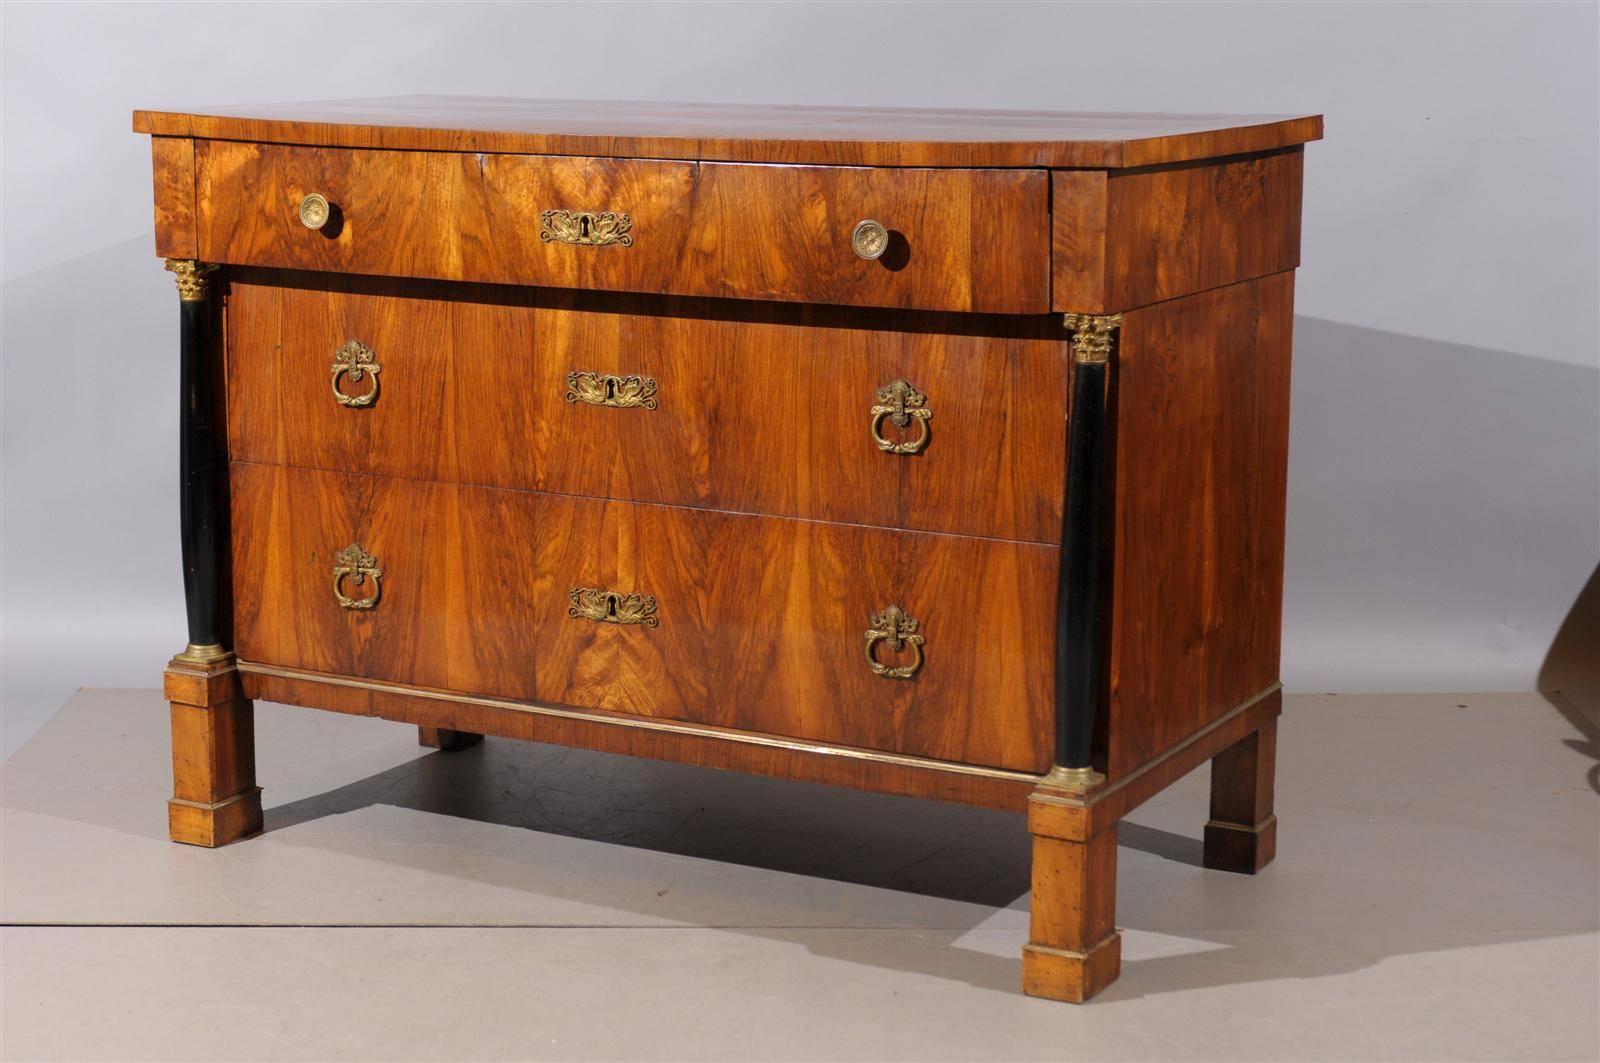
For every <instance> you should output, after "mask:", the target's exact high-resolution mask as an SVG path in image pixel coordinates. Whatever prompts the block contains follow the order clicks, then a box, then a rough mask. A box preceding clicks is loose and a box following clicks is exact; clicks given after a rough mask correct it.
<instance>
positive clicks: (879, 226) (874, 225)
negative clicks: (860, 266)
mask: <svg viewBox="0 0 1600 1063" xmlns="http://www.w3.org/2000/svg"><path fill="white" fill-rule="evenodd" d="M850 250H852V251H854V252H855V253H856V254H857V255H859V256H861V257H862V258H864V259H866V260H867V261H868V262H871V261H872V260H874V259H878V258H882V257H883V253H884V252H885V251H887V250H889V230H888V229H887V228H885V227H884V225H883V223H882V222H880V221H874V220H873V219H871V218H866V219H864V220H863V221H861V222H858V223H857V224H856V227H855V228H854V229H852V230H851V232H850Z"/></svg>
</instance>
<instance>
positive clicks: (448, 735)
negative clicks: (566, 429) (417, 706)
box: [417, 727, 483, 753]
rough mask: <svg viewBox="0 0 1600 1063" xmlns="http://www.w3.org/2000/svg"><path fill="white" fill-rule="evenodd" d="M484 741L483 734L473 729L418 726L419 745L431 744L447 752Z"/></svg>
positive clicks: (456, 750) (457, 750)
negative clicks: (476, 732)
mask: <svg viewBox="0 0 1600 1063" xmlns="http://www.w3.org/2000/svg"><path fill="white" fill-rule="evenodd" d="M482 741H483V735H480V734H474V733H472V732H471V731H452V730H450V729H449V728H448V727H418V728H417V745H419V746H429V747H431V748H433V749H437V750H440V751H442V752H445V753H456V752H459V751H460V750H463V749H470V748H471V747H473V746H475V745H477V744H478V743H479V742H482Z"/></svg>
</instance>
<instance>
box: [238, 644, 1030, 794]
mask: <svg viewBox="0 0 1600 1063" xmlns="http://www.w3.org/2000/svg"><path fill="white" fill-rule="evenodd" d="M238 669H239V671H241V672H248V673H250V674H252V675H265V676H273V677H276V678H278V679H299V680H304V681H306V682H310V683H322V684H324V685H327V686H337V687H351V688H353V689H356V690H373V691H377V692H379V693H383V694H401V695H404V696H406V697H413V698H425V699H427V700H430V701H453V702H458V703H460V704H463V705H482V706H484V707H486V708H491V709H509V710H511V711H513V712H526V713H532V714H533V715H535V716H550V717H553V718H555V719H560V720H576V721H580V722H584V723H598V724H609V725H611V726H614V727H631V728H634V729H636V730H640V731H665V732H669V733H672V734H680V735H688V736H691V737H695V738H712V739H718V740H720V741H724V742H738V743H741V744H744V745H752V746H762V747H765V748H767V749H787V750H792V751H794V752H797V753H814V754H817V755H819V756H828V757H843V758H845V759H848V760H865V761H872V762H874V763H878V764H894V765H896V766H898V767H903V768H920V769H923V770H927V771H938V772H945V773H947V774H951V775H975V776H978V777H980V778H985V779H1003V780H1005V781H1007V782H1019V783H1029V784H1037V783H1038V782H1039V780H1040V779H1041V778H1042V776H1039V775H1035V774H1033V773H1031V772H1025V771H1008V770H1006V769H1004V768H985V767H981V766H979V765H976V764H960V763H957V762H955V761H949V760H933V759H931V758H929V757H914V756H908V755H907V754H904V753H883V752H880V751H878V750H873V749H857V748H856V747H854V746H834V745H827V744H824V743H820V742H807V741H803V740H801V739H796V738H778V737H776V736H774V735H766V734H757V733H755V732H753V731H736V730H733V729H731V728H723V727H710V726H706V725H704V724H694V723H681V722H679V721H676V720H658V719H651V718H647V717H643V716H612V715H604V714H601V713H598V712H585V711H583V710H581V709H563V708H557V707H556V706H554V705H539V704H536V703H534V702H531V701H514V700H512V699H511V698H491V697H484V696H482V695H478V694H456V693H452V692H450V691H445V690H433V689H430V688H428V687H415V686H409V685H407V684H405V683H387V682H383V681H381V680H372V679H351V678H349V677H347V676H338V675H329V674H327V673H325V672H311V671H305V670H303V669H299V668H284V667H280V666H278V665H270V664H257V663H255V662H253V661H240V662H239V664H238Z"/></svg>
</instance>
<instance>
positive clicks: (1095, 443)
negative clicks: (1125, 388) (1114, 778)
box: [1055, 361, 1108, 768]
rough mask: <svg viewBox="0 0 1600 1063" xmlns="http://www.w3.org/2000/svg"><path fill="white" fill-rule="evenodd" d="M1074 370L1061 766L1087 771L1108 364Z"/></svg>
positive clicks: (1060, 681) (1061, 645)
mask: <svg viewBox="0 0 1600 1063" xmlns="http://www.w3.org/2000/svg"><path fill="white" fill-rule="evenodd" d="M1073 369H1074V372H1073V389H1072V420H1071V422H1070V424H1069V425H1068V435H1067V499H1066V513H1065V517H1064V527H1063V528H1062V536H1061V578H1060V580H1059V581H1058V582H1057V590H1056V755H1055V762H1056V764H1057V765H1059V766H1061V767H1064V768H1086V767H1089V765H1090V758H1091V756H1092V755H1093V752H1094V748H1093V747H1094V718H1095V706H1096V703H1097V701H1098V699H1099V693H1100V658H1101V647H1100V630H1101V622H1100V621H1101V612H1102V610H1103V609H1104V603H1103V602H1102V601H1101V598H1102V594H1103V588H1102V587H1101V583H1102V552H1103V549H1104V544H1103V542H1102V540H1103V538H1104V534H1103V529H1104V524H1105V512H1104V506H1105V476H1106V440H1105V434H1106V377H1107V371H1108V365H1107V363H1106V362H1104V361H1099V362H1078V363H1077V364H1076V365H1075V366H1074V367H1073Z"/></svg>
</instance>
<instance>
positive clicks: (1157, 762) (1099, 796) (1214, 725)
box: [240, 665, 1283, 808]
mask: <svg viewBox="0 0 1600 1063" xmlns="http://www.w3.org/2000/svg"><path fill="white" fill-rule="evenodd" d="M240 667H243V665H241V666H240ZM1282 689H1283V684H1282V683H1274V684H1272V685H1271V686H1269V687H1267V688H1266V689H1265V690H1263V691H1261V692H1260V693H1259V694H1255V695H1252V696H1251V697H1249V698H1247V699H1245V700H1244V701H1241V702H1239V704H1237V705H1235V706H1234V707H1233V708H1231V709H1229V710H1228V711H1227V712H1225V713H1223V714H1222V715H1221V716H1218V717H1217V718H1216V719H1215V720H1212V721H1211V722H1210V723H1208V724H1206V725H1205V726H1204V727H1202V728H1200V730H1198V731H1196V732H1195V733H1194V734H1192V735H1190V736H1189V737H1188V738H1185V739H1184V740H1183V741H1182V742H1179V743H1178V744H1177V745H1175V746H1173V747H1172V748H1171V749H1169V750H1167V751H1166V752H1165V753H1163V754H1162V755H1161V756H1159V757H1157V758H1155V759H1154V760H1149V761H1146V762H1145V763H1143V764H1141V765H1139V766H1138V767H1137V768H1135V769H1134V770H1133V771H1130V772H1129V773H1128V774H1126V775H1124V776H1122V777H1121V778H1120V779H1118V780H1117V781H1116V782H1114V783H1112V784H1111V785H1110V786H1102V787H1101V788H1100V789H1098V790H1095V791H1093V792H1092V793H1090V794H1088V795H1086V796H1083V797H1077V796H1074V795H1072V794H1069V793H1066V792H1062V793H1053V794H1048V795H1037V796H1035V797H1034V798H1033V800H1035V801H1045V802H1047V803H1049V804H1052V805H1065V806H1067V807H1069V808H1088V807H1090V806H1091V805H1097V804H1099V803H1100V802H1102V801H1104V800H1105V799H1106V798H1108V797H1110V796H1111V795H1112V794H1114V793H1116V792H1117V791H1118V790H1121V789H1122V788H1123V787H1125V786H1131V785H1132V784H1133V783H1135V782H1137V781H1138V780H1139V779H1140V778H1141V777H1142V776H1144V775H1145V774H1147V773H1149V772H1152V771H1154V770H1155V769H1157V768H1159V767H1160V766H1161V765H1163V764H1165V763H1166V762H1167V761H1169V760H1171V759H1172V758H1173V757H1176V756H1177V755H1178V754H1180V753H1182V752H1183V751H1184V750H1186V749H1188V748H1190V747H1191V746H1193V745H1195V744H1196V743H1197V742H1200V741H1201V740H1202V739H1204V738H1205V737H1206V736H1207V735H1209V734H1210V733H1211V732H1212V731H1215V730H1217V729H1218V728H1219V727H1223V726H1226V725H1227V724H1228V723H1229V722H1230V721H1231V720H1233V719H1234V717H1236V716H1239V715H1240V714H1241V713H1244V712H1247V711H1249V709H1250V708H1252V707H1253V706H1255V705H1258V704H1260V703H1261V702H1262V701H1265V700H1266V699H1267V698H1269V697H1271V696H1272V695H1273V694H1275V693H1277V692H1278V691H1280V690H1282Z"/></svg>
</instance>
